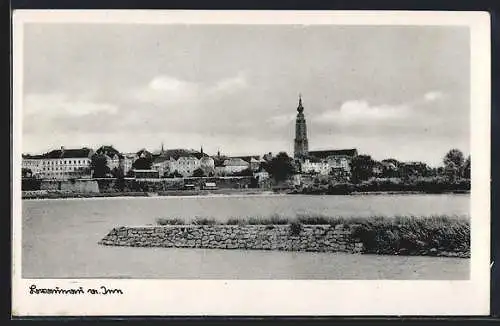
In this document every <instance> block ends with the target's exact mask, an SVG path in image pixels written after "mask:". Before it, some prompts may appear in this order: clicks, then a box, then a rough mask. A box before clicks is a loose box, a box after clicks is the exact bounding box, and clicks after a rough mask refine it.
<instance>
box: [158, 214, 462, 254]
mask: <svg viewBox="0 0 500 326" xmlns="http://www.w3.org/2000/svg"><path fill="white" fill-rule="evenodd" d="M157 223H158V224H159V225H180V224H194V225H266V226H269V227H271V226H274V225H289V227H290V234H291V235H299V234H300V232H301V230H302V227H303V225H332V226H335V225H339V224H342V225H344V226H345V227H347V228H349V229H350V230H351V237H353V238H354V239H356V240H357V241H359V242H362V243H363V248H364V249H363V250H364V253H374V254H392V255H394V254H396V255H437V254H438V253H439V252H455V253H465V254H466V255H468V254H470V222H469V220H468V219H467V218H465V217H463V216H454V215H450V216H448V215H432V216H412V215H410V216H404V215H401V216H395V217H386V216H371V217H329V216H323V215H305V214H302V215H297V216H295V217H293V218H292V217H286V216H282V215H279V214H275V215H272V216H269V217H249V218H235V217H233V218H230V219H228V220H227V221H225V222H222V221H217V220H216V219H215V218H211V217H195V218H194V219H193V220H192V221H191V222H189V223H186V221H184V220H183V219H179V218H159V219H157Z"/></svg>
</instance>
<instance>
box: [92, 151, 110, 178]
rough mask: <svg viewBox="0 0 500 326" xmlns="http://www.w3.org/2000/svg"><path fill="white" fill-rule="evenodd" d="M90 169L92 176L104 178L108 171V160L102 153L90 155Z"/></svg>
mask: <svg viewBox="0 0 500 326" xmlns="http://www.w3.org/2000/svg"><path fill="white" fill-rule="evenodd" d="M90 169H91V170H92V172H93V176H94V178H105V177H106V176H107V174H108V173H109V172H110V170H109V166H108V160H107V158H106V156H105V155H104V154H94V155H92V157H91V161H90Z"/></svg>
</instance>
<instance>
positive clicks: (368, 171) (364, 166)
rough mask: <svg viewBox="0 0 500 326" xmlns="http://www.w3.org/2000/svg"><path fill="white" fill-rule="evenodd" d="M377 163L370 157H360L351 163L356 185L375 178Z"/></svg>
mask: <svg viewBox="0 0 500 326" xmlns="http://www.w3.org/2000/svg"><path fill="white" fill-rule="evenodd" d="M374 165H375V161H374V160H373V159H372V158H371V156H370V155H358V156H356V157H354V158H353V159H352V161H351V173H352V174H351V176H352V181H353V182H354V183H360V182H362V181H366V180H368V179H370V178H371V177H372V176H373V166H374Z"/></svg>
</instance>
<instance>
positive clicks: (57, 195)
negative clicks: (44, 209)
mask: <svg viewBox="0 0 500 326" xmlns="http://www.w3.org/2000/svg"><path fill="white" fill-rule="evenodd" d="M259 194H273V192H272V191H270V190H265V189H217V190H166V191H158V192H104V193H98V192H96V193H70V192H56V191H51V192H43V193H34V192H31V193H29V194H26V193H23V195H22V199H65V198H68V199H70V198H103V197H162V196H166V197H168V196H174V197H177V196H213V195H259Z"/></svg>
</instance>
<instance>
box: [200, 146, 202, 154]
mask: <svg viewBox="0 0 500 326" xmlns="http://www.w3.org/2000/svg"><path fill="white" fill-rule="evenodd" d="M200 153H201V154H203V145H201V148H200Z"/></svg>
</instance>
